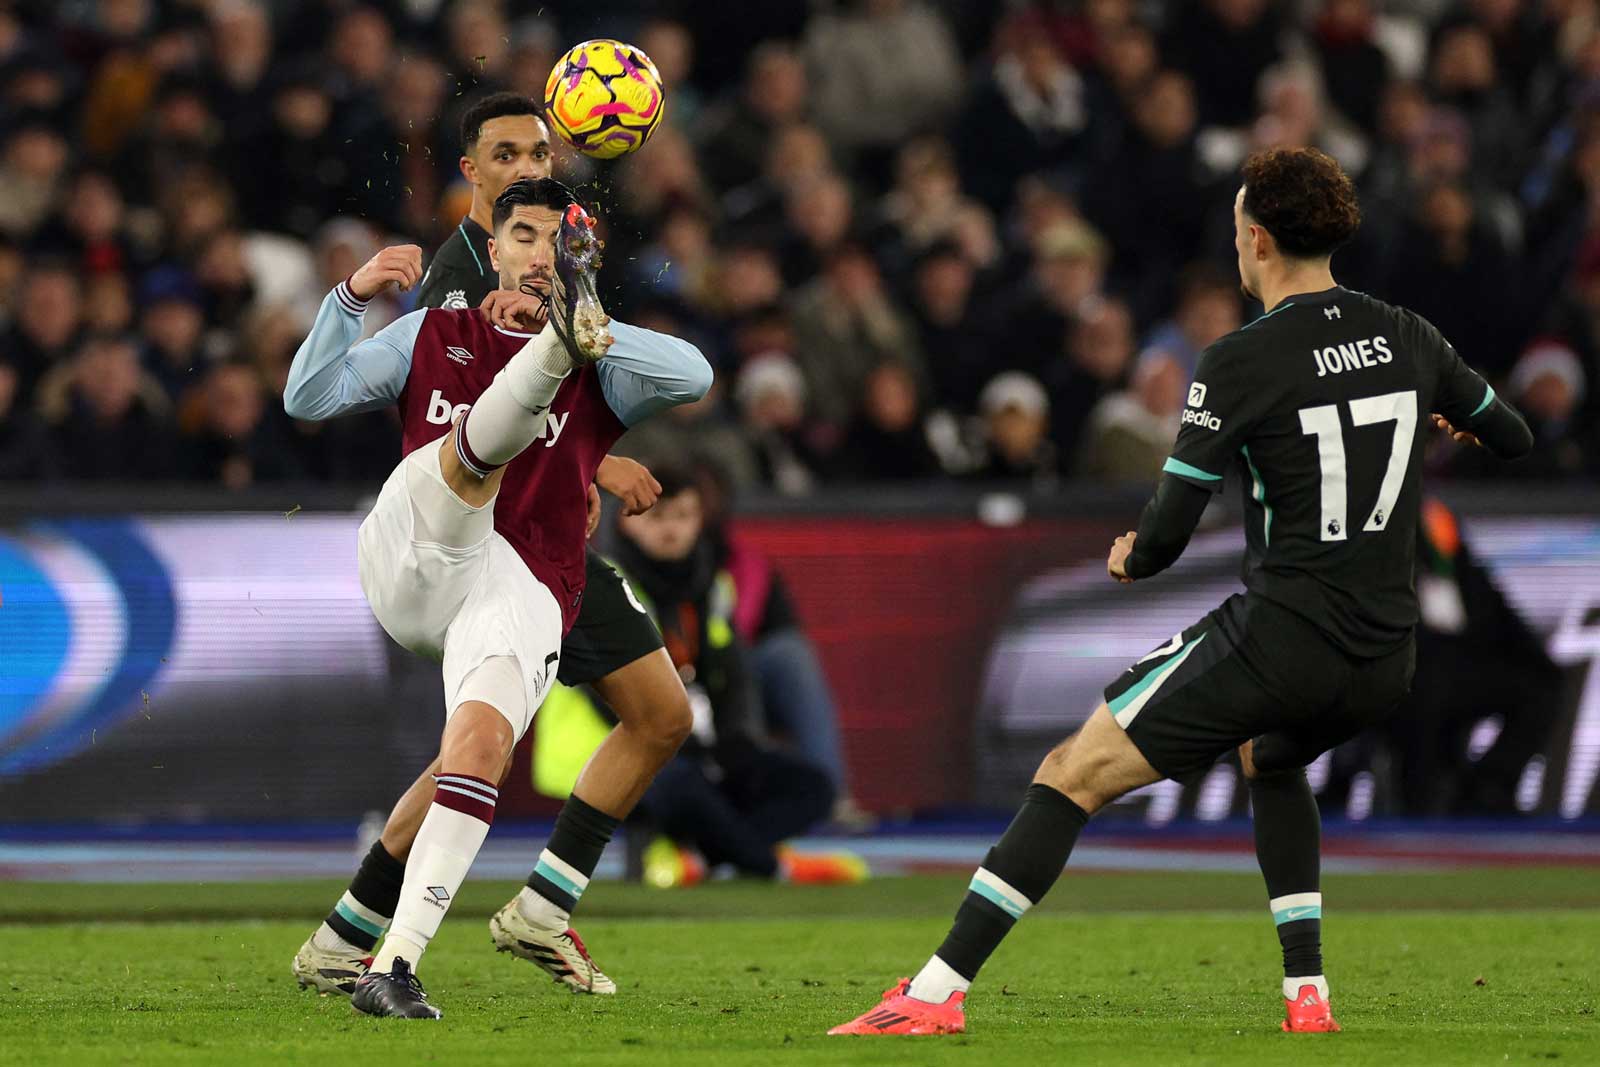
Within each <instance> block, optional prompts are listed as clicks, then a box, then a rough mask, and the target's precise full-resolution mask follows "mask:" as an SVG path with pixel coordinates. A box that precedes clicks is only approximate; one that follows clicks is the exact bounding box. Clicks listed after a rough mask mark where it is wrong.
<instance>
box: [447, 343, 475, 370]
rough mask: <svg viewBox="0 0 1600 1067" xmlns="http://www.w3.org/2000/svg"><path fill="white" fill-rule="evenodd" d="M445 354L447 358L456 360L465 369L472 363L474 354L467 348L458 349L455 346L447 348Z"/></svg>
mask: <svg viewBox="0 0 1600 1067" xmlns="http://www.w3.org/2000/svg"><path fill="white" fill-rule="evenodd" d="M444 354H445V356H446V357H447V358H449V359H452V360H454V361H455V362H457V363H459V364H461V365H462V366H463V367H465V366H466V365H467V364H468V363H471V362H472V353H471V352H468V351H467V350H466V349H465V348H457V347H456V346H455V345H451V346H450V347H448V348H446V349H445V350H444Z"/></svg>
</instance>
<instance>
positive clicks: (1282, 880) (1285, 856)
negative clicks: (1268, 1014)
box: [1250, 770, 1327, 996]
mask: <svg viewBox="0 0 1600 1067" xmlns="http://www.w3.org/2000/svg"><path fill="white" fill-rule="evenodd" d="M1250 808H1251V811H1252V813H1253V819H1254V822H1255V835H1256V861H1257V862H1258V863H1260V864H1261V874H1262V876H1263V877H1264V878H1265V879H1266V882H1267V897H1268V898H1269V899H1270V901H1271V905H1270V906H1271V908H1272V919H1273V921H1274V922H1275V923H1277V926H1278V941H1279V943H1281V944H1282V946H1283V974H1284V988H1285V989H1286V990H1289V986H1290V984H1291V983H1290V981H1289V980H1290V979H1313V978H1314V979H1316V980H1317V984H1319V987H1320V989H1321V992H1322V993H1323V995H1324V996H1325V995H1326V994H1327V988H1326V983H1325V982H1324V981H1322V891H1321V876H1322V819H1321V815H1320V813H1319V812H1318V811H1317V798H1316V797H1315V796H1313V795H1312V793H1311V785H1310V783H1309V782H1307V781H1306V772H1305V771H1303V770H1297V771H1287V772H1284V773H1280V774H1269V775H1263V776H1262V777H1260V778H1255V779H1253V780H1251V782H1250ZM1298 988H1299V987H1298V985H1296V987H1295V989H1293V990H1289V991H1288V992H1287V993H1285V996H1293V995H1294V994H1295V993H1296V992H1298Z"/></svg>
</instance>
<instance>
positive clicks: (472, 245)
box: [456, 215, 489, 274]
mask: <svg viewBox="0 0 1600 1067" xmlns="http://www.w3.org/2000/svg"><path fill="white" fill-rule="evenodd" d="M469 225H470V226H471V227H472V228H473V229H474V230H477V231H478V232H479V233H481V234H483V241H484V247H485V248H486V249H487V247H488V243H489V231H488V230H485V229H484V228H483V227H482V226H479V225H478V224H477V222H475V221H474V220H473V218H472V216H471V215H468V216H467V217H466V218H464V219H462V220H461V221H460V222H459V223H457V224H456V229H458V230H460V231H461V239H462V240H463V241H465V242H467V251H468V252H471V253H472V262H473V263H474V264H476V265H477V268H478V273H479V274H488V273H489V272H488V271H486V270H484V269H483V259H482V258H481V257H480V256H479V255H478V245H477V242H475V241H474V240H473V239H472V234H471V233H470V232H468V230H467V227H468V226H469Z"/></svg>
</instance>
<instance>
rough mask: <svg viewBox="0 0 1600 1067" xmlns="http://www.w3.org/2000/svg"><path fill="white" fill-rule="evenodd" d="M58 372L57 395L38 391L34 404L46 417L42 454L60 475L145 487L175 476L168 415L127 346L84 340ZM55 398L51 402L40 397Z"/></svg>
mask: <svg viewBox="0 0 1600 1067" xmlns="http://www.w3.org/2000/svg"><path fill="white" fill-rule="evenodd" d="M61 371H62V372H63V373H62V374H61V375H60V380H61V385H62V386H63V387H64V388H62V389H60V390H56V389H47V388H45V387H43V386H42V387H41V401H42V403H43V406H45V408H46V410H47V411H53V415H54V417H53V419H52V424H51V428H50V451H51V453H52V454H53V455H54V456H55V458H56V462H57V463H59V464H60V468H61V472H62V473H63V474H64V475H66V476H67V477H70V478H85V479H102V480H110V479H116V480H119V481H127V480H130V479H143V480H146V481H153V480H160V479H167V478H172V477H174V476H175V475H176V474H177V468H176V466H175V462H176V452H175V448H174V444H175V441H174V435H173V428H172V421H171V417H170V414H169V411H170V408H169V406H168V405H167V402H166V397H165V395H164V394H163V393H162V391H161V388H160V386H159V385H157V384H156V383H155V382H154V381H153V380H151V379H149V378H147V377H146V376H145V375H144V374H143V372H142V371H141V370H140V367H139V350H138V348H137V346H135V344H134V343H133V342H132V341H131V340H128V339H125V338H101V339H97V340H92V341H90V342H88V343H87V344H86V345H85V346H84V347H83V350H82V351H81V352H80V353H79V354H78V355H77V356H76V357H75V358H74V360H73V361H72V363H71V364H70V365H67V366H64V367H62V368H61ZM47 384H49V383H47ZM58 391H59V392H60V394H61V395H60V397H59V399H53V398H50V397H49V396H47V394H50V393H56V392H58Z"/></svg>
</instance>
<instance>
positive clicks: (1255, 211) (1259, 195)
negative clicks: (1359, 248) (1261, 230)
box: [1243, 148, 1361, 259]
mask: <svg viewBox="0 0 1600 1067" xmlns="http://www.w3.org/2000/svg"><path fill="white" fill-rule="evenodd" d="M1243 175H1244V204H1243V208H1244V212H1245V214H1247V215H1249V216H1250V217H1251V218H1252V219H1254V220H1255V221H1256V222H1258V223H1260V224H1261V225H1262V226H1264V227H1266V230H1267V232H1268V233H1270V234H1272V237H1273V239H1274V240H1275V241H1277V242H1278V247H1279V248H1280V249H1282V250H1283V253H1284V255H1286V256H1293V257H1295V258H1299V259H1318V258H1321V257H1323V256H1331V255H1332V254H1333V253H1334V251H1335V250H1336V249H1338V248H1339V246H1341V245H1343V244H1344V243H1345V242H1346V241H1348V240H1350V238H1351V237H1353V236H1354V235H1355V232H1356V229H1357V228H1358V227H1359V226H1360V225H1361V205H1360V204H1359V203H1358V202H1357V200H1356V190H1355V186H1354V185H1352V184H1351V183H1350V177H1349V175H1347V174H1345V172H1344V169H1343V168H1342V167H1340V166H1339V164H1338V163H1337V162H1335V161H1334V159H1333V157H1332V156H1330V155H1328V154H1327V153H1326V152H1322V151H1319V150H1317V149H1315V148H1272V149H1268V150H1266V151H1263V152H1257V153H1255V154H1254V155H1252V156H1251V157H1250V158H1249V159H1247V160H1245V163H1244V169H1243Z"/></svg>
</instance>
